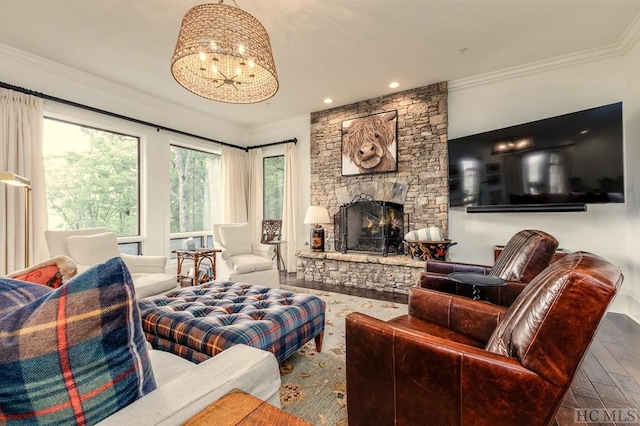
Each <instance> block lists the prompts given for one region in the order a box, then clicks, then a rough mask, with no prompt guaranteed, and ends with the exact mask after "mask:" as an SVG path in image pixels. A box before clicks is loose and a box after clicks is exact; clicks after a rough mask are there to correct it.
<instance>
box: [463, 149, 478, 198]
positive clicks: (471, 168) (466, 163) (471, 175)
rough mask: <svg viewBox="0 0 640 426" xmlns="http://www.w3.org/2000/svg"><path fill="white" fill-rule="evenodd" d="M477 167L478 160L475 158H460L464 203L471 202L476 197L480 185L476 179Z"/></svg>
mask: <svg viewBox="0 0 640 426" xmlns="http://www.w3.org/2000/svg"><path fill="white" fill-rule="evenodd" d="M479 168H480V161H478V160H476V159H467V160H462V187H463V189H464V202H465V203H466V204H473V203H475V202H476V200H477V198H478V189H479V187H480V182H479V180H478V170H479Z"/></svg>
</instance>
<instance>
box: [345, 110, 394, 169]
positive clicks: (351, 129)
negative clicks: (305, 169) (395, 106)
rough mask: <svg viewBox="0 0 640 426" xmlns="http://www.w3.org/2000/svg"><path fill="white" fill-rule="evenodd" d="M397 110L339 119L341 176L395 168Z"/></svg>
mask: <svg viewBox="0 0 640 426" xmlns="http://www.w3.org/2000/svg"><path fill="white" fill-rule="evenodd" d="M397 138H398V111H397V110H392V111H385V112H381V113H379V114H372V115H368V116H365V117H358V118H353V119H350V120H345V121H343V122H342V146H341V154H342V155H341V158H342V176H359V175H366V174H372V173H390V172H396V171H398V142H397Z"/></svg>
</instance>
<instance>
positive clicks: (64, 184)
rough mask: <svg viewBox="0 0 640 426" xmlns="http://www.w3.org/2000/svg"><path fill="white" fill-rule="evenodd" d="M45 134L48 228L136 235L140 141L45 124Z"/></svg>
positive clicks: (133, 246) (130, 248) (130, 247)
mask: <svg viewBox="0 0 640 426" xmlns="http://www.w3.org/2000/svg"><path fill="white" fill-rule="evenodd" d="M43 132H44V133H43V156H44V164H45V181H46V185H47V201H48V210H49V228H50V229H83V228H92V227H98V226H101V227H106V228H107V229H108V230H109V231H111V232H114V233H116V235H118V236H137V235H139V234H140V225H139V216H140V213H139V211H140V209H139V205H140V203H139V199H140V196H139V191H140V183H139V157H138V152H139V143H140V140H139V138H137V137H135V136H129V135H124V134H120V133H115V132H111V131H108V130H101V129H95V128H91V127H87V126H82V125H79V124H74V123H69V122H65V121H59V120H54V119H49V118H45V120H44V127H43ZM125 246H126V247H121V248H122V251H123V252H127V253H132V252H133V253H136V254H137V253H138V252H139V251H140V247H139V242H127V244H125Z"/></svg>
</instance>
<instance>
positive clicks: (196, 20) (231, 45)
mask: <svg viewBox="0 0 640 426" xmlns="http://www.w3.org/2000/svg"><path fill="white" fill-rule="evenodd" d="M234 4H235V1H234ZM171 74H173V78H175V80H176V81H177V82H178V83H179V84H180V85H181V86H182V87H184V88H185V89H187V90H189V91H190V92H193V93H195V94H196V95H198V96H202V97H203V98H207V99H211V100H214V101H218V102H226V103H231V104H250V103H255V102H261V101H264V100H266V99H269V98H270V97H272V96H273V95H275V94H276V92H277V91H278V75H277V74H276V66H275V63H274V61H273V54H272V53H271V42H270V41H269V35H268V34H267V31H266V30H265V29H264V26H262V24H261V23H260V21H258V20H257V19H256V18H254V17H253V16H252V15H250V14H248V13H247V12H245V11H243V10H241V9H240V8H239V7H238V6H237V4H236V6H228V5H225V4H223V0H220V1H219V2H218V3H217V4H201V5H199V6H195V7H194V8H192V9H190V10H189V11H188V12H187V13H186V15H185V16H184V18H183V20H182V26H181V27H180V33H179V34H178V42H177V43H176V49H175V51H174V53H173V57H172V58H171Z"/></svg>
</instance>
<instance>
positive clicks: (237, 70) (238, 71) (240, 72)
mask: <svg viewBox="0 0 640 426" xmlns="http://www.w3.org/2000/svg"><path fill="white" fill-rule="evenodd" d="M240 74H242V68H240V67H238V68H236V75H240Z"/></svg>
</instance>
